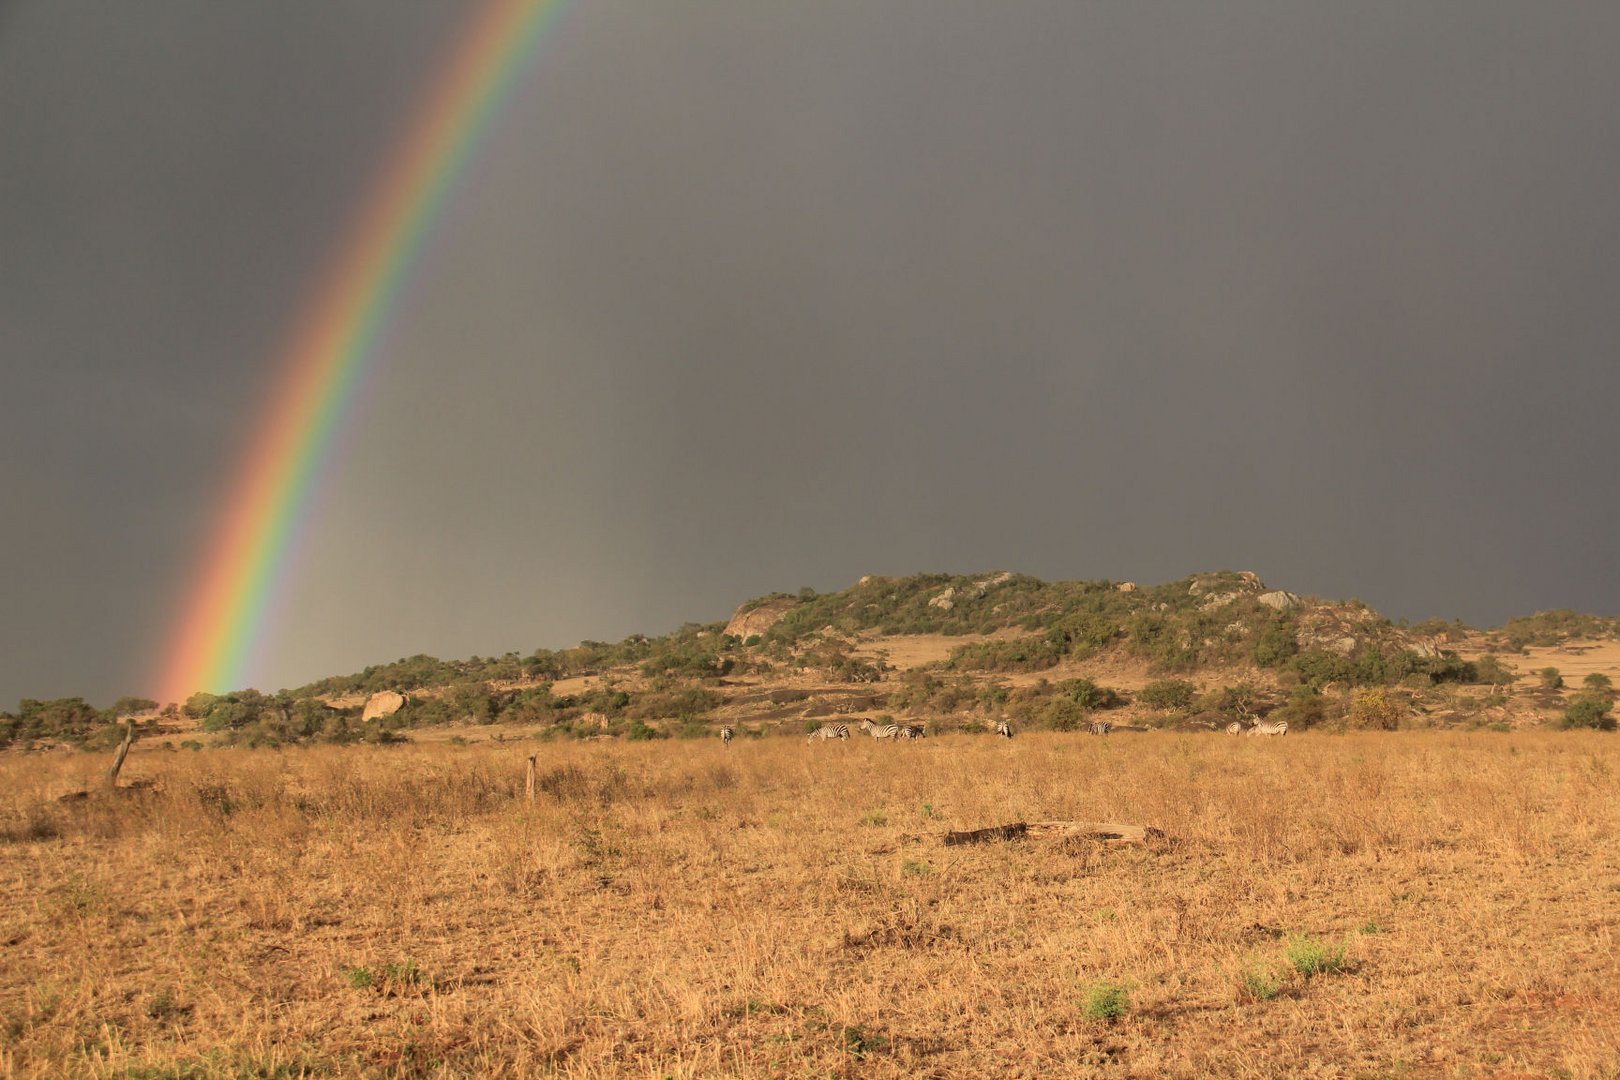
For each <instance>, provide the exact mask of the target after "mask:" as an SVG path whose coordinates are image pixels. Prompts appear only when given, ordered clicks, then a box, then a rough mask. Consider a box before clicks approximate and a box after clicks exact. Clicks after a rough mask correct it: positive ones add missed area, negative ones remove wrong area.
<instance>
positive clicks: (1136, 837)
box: [945, 821, 1164, 845]
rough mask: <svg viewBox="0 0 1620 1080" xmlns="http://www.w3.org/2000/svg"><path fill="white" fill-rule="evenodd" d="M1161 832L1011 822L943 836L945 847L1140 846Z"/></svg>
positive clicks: (1101, 824) (1105, 824)
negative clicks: (1069, 842) (1079, 842)
mask: <svg viewBox="0 0 1620 1080" xmlns="http://www.w3.org/2000/svg"><path fill="white" fill-rule="evenodd" d="M1163 835H1164V833H1162V832H1160V831H1159V830H1158V829H1155V828H1154V827H1153V826H1151V825H1124V824H1121V823H1119V822H1112V821H1015V822H1013V823H1012V824H1011V825H992V826H990V827H989V828H987V829H969V830H968V831H966V832H950V833H946V834H945V843H947V844H953V845H954V844H982V843H985V842H986V841H989V840H1023V839H1025V838H1028V839H1031V840H1061V839H1065V838H1068V837H1084V838H1086V839H1088V840H1117V841H1121V842H1123V843H1127V844H1140V843H1143V842H1144V841H1147V840H1149V839H1153V838H1156V837H1161V836H1163Z"/></svg>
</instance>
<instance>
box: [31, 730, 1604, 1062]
mask: <svg viewBox="0 0 1620 1080" xmlns="http://www.w3.org/2000/svg"><path fill="white" fill-rule="evenodd" d="M529 753H537V754H538V755H539V780H540V783H539V790H538V793H537V797H536V799H535V800H534V801H533V802H532V803H530V802H529V801H527V800H526V799H525V798H524V794H523V777H524V767H525V761H526V757H527V755H528V754H529ZM105 765H106V759H105V758H104V757H91V756H88V755H66V754H62V755H33V756H22V755H7V756H5V757H4V758H0V1073H3V1074H5V1075H16V1076H60V1075H69V1076H108V1077H111V1076H128V1077H205V1076H301V1075H344V1076H360V1075H368V1076H441V1075H443V1076H483V1075H509V1076H530V1075H546V1074H554V1075H559V1076H577V1077H584V1076H636V1077H642V1076H645V1077H661V1076H674V1077H698V1076H702V1077H710V1076H788V1077H799V1076H804V1077H819V1076H850V1077H856V1076H858V1077H885V1076H941V1077H1001V1076H1018V1077H1052V1076H1131V1077H1159V1076H1172V1077H1194V1076H1196V1077H1207V1076H1301V1075H1309V1076H1324V1077H1328V1076H1346V1077H1379V1076H1390V1077H1407V1076H1446V1077H1450V1076H1496V1077H1518V1076H1569V1077H1596V1076H1611V1077H1612V1076H1617V1075H1620V941H1617V929H1620V739H1617V738H1616V737H1614V736H1612V735H1611V736H1604V735H1601V734H1596V733H1564V732H1558V733H1554V732H1544V733H1541V732H1537V733H1515V734H1495V733H1432V732H1423V733H1406V734H1394V735H1390V734H1378V735H1375V734H1365V735H1347V736H1329V735H1310V734H1306V735H1290V736H1288V737H1286V738H1283V739H1253V738H1241V739H1237V738H1228V737H1225V736H1221V735H1173V734H1158V733H1155V734H1139V735H1138V734H1123V735H1121V734H1115V735H1112V736H1109V737H1107V738H1093V737H1089V736H1085V735H1045V734H1042V735H1035V734H1022V735H1019V736H1018V737H1017V738H1015V739H1013V740H1012V741H1010V742H1007V741H1003V740H996V739H992V738H990V737H986V736H951V737H946V738H938V739H931V740H926V741H924V742H922V743H917V744H903V745H888V744H878V743H874V742H873V741H872V740H870V739H862V738H855V739H852V740H851V741H850V742H849V743H847V744H838V743H833V744H830V745H825V746H822V745H817V746H813V747H807V746H806V745H805V742H804V740H803V739H802V738H785V737H783V738H769V739H747V738H745V739H740V740H738V741H737V742H735V743H733V745H732V746H731V747H729V748H722V747H721V745H720V744H719V741H718V740H709V741H702V742H690V741H688V742H681V741H665V742H656V743H613V744H604V743H572V742H569V743H562V742H553V743H536V742H523V743H519V744H515V745H514V744H512V743H508V744H505V745H503V746H491V745H488V744H479V745H474V746H454V745H446V744H437V745H433V746H426V745H416V746H403V747H390V748H331V747H327V748H319V749H307V750H286V751H257V752H249V751H231V750H209V751H203V752H157V751H146V752H142V753H137V754H135V755H133V756H132V757H131V760H130V762H129V764H128V766H127V767H126V768H125V770H124V781H125V782H126V783H127V782H130V781H132V780H143V779H146V780H152V781H155V785H156V786H155V788H153V789H151V790H147V791H136V792H126V793H120V794H117V795H112V794H96V793H92V795H91V796H90V797H88V798H85V799H81V800H76V801H68V802H60V801H58V799H57V797H58V796H59V795H61V794H63V793H65V792H68V791H71V790H74V789H78V788H87V787H94V786H95V784H96V783H97V782H98V780H99V772H100V770H102V769H104V768H105ZM1055 819H1063V820H1078V821H1119V822H1136V823H1141V824H1146V825H1152V826H1155V827H1156V828H1158V829H1160V830H1162V831H1163V834H1164V836H1163V837H1162V838H1156V839H1150V840H1149V841H1148V842H1147V843H1145V844H1137V845H1131V844H1122V843H1106V842H1099V841H1094V840H1079V839H1069V840H1041V839H1028V840H1023V841H1009V842H1001V843H992V844H982V845H971V846H956V847H947V846H944V845H943V844H942V842H941V838H942V836H943V834H944V833H945V832H946V831H947V830H952V829H965V828H974V827H979V826H987V825H994V824H999V823H1005V822H1010V821H1017V820H1031V821H1044V820H1055Z"/></svg>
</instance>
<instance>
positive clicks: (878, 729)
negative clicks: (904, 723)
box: [861, 716, 911, 739]
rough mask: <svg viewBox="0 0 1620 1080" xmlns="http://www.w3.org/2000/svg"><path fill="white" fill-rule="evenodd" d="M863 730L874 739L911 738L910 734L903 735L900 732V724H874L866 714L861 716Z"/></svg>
mask: <svg viewBox="0 0 1620 1080" xmlns="http://www.w3.org/2000/svg"><path fill="white" fill-rule="evenodd" d="M861 730H862V731H864V732H866V733H867V734H868V735H870V736H872V738H874V739H899V738H906V739H909V738H911V736H910V735H905V736H902V735H901V734H900V732H901V730H902V728H901V727H900V725H899V724H874V723H872V721H871V720H869V719H867V718H866V717H864V716H863V717H861Z"/></svg>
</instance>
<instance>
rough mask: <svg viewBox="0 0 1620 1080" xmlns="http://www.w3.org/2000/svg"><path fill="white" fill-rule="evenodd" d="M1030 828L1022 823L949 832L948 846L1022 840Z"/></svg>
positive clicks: (946, 838)
mask: <svg viewBox="0 0 1620 1080" xmlns="http://www.w3.org/2000/svg"><path fill="white" fill-rule="evenodd" d="M1028 831H1029V826H1028V825H1026V824H1025V823H1024V822H1022V821H1015V822H1013V823H1012V824H1011V825H992V826H991V827H990V828H988V829H969V830H967V831H966V832H948V833H946V834H945V843H947V844H983V843H987V842H988V841H991V840H1022V839H1023V838H1024V834H1025V833H1026V832H1028Z"/></svg>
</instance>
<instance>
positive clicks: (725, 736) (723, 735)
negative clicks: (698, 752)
mask: <svg viewBox="0 0 1620 1080" xmlns="http://www.w3.org/2000/svg"><path fill="white" fill-rule="evenodd" d="M736 734H737V733H736V732H735V731H732V730H731V729H730V728H729V727H723V728H721V729H720V745H721V746H730V745H731V739H732V736H734V735H736Z"/></svg>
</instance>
